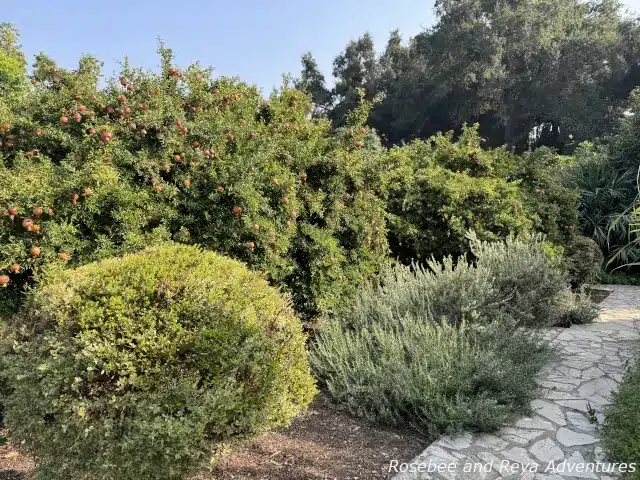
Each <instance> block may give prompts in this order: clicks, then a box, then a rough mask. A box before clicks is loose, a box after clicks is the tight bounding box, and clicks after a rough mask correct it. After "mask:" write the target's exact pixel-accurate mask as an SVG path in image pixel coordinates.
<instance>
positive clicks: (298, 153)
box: [0, 46, 388, 318]
mask: <svg viewBox="0 0 640 480" xmlns="http://www.w3.org/2000/svg"><path fill="white" fill-rule="evenodd" d="M160 54H161V60H162V69H161V72H160V73H159V74H156V73H152V72H143V71H140V70H136V69H133V68H131V67H130V66H129V65H128V64H126V63H125V65H124V67H123V71H122V73H121V76H120V79H119V80H118V79H110V80H109V81H108V82H107V86H106V87H104V88H100V87H99V70H100V64H99V63H98V62H97V61H96V60H94V59H92V58H90V57H84V58H82V59H81V60H80V64H79V67H78V69H77V70H74V71H67V70H64V69H62V68H59V67H57V66H56V65H55V64H54V63H53V61H52V60H50V59H49V58H47V57H45V56H44V55H39V56H38V57H37V58H36V61H35V64H34V68H33V71H32V75H31V80H32V83H33V84H32V85H30V88H28V89H26V88H25V92H24V94H23V95H21V96H20V99H21V100H20V102H18V103H17V104H15V105H14V104H12V107H11V109H10V112H9V113H10V116H7V117H6V118H2V119H1V122H0V125H1V126H2V128H0V142H2V149H0V210H1V212H0V245H2V246H1V247H0V273H1V274H6V275H9V277H10V284H9V287H8V288H7V289H3V291H2V293H0V297H1V298H0V303H1V302H4V303H3V308H2V310H3V311H6V310H8V309H9V307H14V306H15V304H19V296H20V293H21V291H22V289H23V287H24V286H25V285H27V284H30V283H32V282H33V281H34V280H37V279H38V278H39V277H38V275H39V271H40V270H41V269H42V268H43V267H44V266H46V265H49V264H51V263H56V262H58V263H60V262H68V264H69V265H70V266H78V265H82V264H85V263H87V262H91V261H95V260H100V259H103V258H108V257H110V256H113V255H118V254H121V253H126V252H132V251H136V250H139V249H140V248H143V247H145V246H147V245H149V244H152V243H155V242H158V241H164V240H166V239H167V238H173V239H174V240H176V241H179V242H185V243H198V244H200V245H203V246H204V247H206V248H210V249H215V250H217V251H220V252H222V253H225V254H227V255H230V256H232V257H234V258H236V259H240V260H242V261H243V262H245V263H246V264H248V265H249V266H250V267H251V268H252V269H255V270H258V271H262V272H266V273H267V274H268V276H269V278H270V279H271V280H272V281H273V282H274V283H277V284H278V285H280V286H282V287H283V288H284V289H286V290H287V291H289V292H290V293H291V294H292V298H293V301H294V304H295V307H296V309H297V310H298V311H299V312H300V313H302V314H304V315H305V317H307V318H308V317H312V316H313V315H315V314H317V313H318V312H319V311H329V310H332V309H334V308H336V307H337V306H339V304H340V303H342V302H345V300H346V299H347V298H348V297H349V294H350V292H352V291H353V289H354V287H355V286H356V285H357V284H358V283H359V282H361V281H362V280H364V279H366V278H369V277H370V276H373V275H375V274H376V272H377V271H378V270H379V268H380V267H381V266H382V264H383V263H384V262H385V260H386V255H387V251H388V246H387V242H386V226H385V211H384V204H383V203H382V201H381V200H380V199H377V198H376V197H375V195H374V194H373V191H372V190H371V189H370V188H368V187H367V185H366V183H365V181H364V178H363V175H362V172H363V170H364V165H365V164H366V163H367V162H369V159H370V157H371V156H372V155H375V152H374V150H372V147H375V146H376V145H377V146H379V140H377V137H375V135H372V134H371V132H370V131H369V130H368V129H366V128H364V127H362V125H361V122H362V120H363V118H366V113H365V114H364V117H363V115H352V116H350V121H351V122H352V123H353V125H352V126H351V132H348V131H347V130H346V129H345V130H344V131H341V132H338V133H335V134H334V133H332V132H331V130H330V126H329V123H328V121H326V120H322V119H311V118H309V116H308V114H309V112H310V111H311V108H312V106H311V103H310V101H309V99H308V98H307V97H306V96H305V95H304V94H302V93H301V92H299V91H296V90H294V89H292V88H289V87H288V86H287V85H286V84H285V85H284V86H283V87H282V89H280V90H279V91H276V92H274V93H273V94H272V95H271V97H270V98H269V99H265V98H263V97H262V96H261V94H260V92H259V90H258V89H257V88H255V87H251V86H248V85H247V84H245V83H242V82H240V81H238V80H232V79H228V78H224V77H221V78H213V77H212V76H211V72H210V70H208V69H203V68H201V67H200V66H198V65H192V66H190V67H188V68H187V69H185V70H178V69H177V67H176V66H175V65H174V63H173V58H172V55H171V51H170V50H168V49H165V48H164V47H162V46H161V47H160ZM25 80H26V78H25ZM24 83H25V84H27V83H28V82H26V81H25V82H24ZM372 137H373V138H375V141H373V140H372ZM376 142H377V143H376ZM13 209H15V212H16V213H15V215H14V214H12V213H11V212H13V211H14V210H13ZM40 209H42V210H40ZM25 222H26V223H25ZM34 247H35V248H38V249H39V251H40V253H39V255H37V256H36V255H33V254H32V253H31V250H32V248H34ZM60 254H62V255H61V256H62V258H63V260H60V259H59V255H60ZM66 259H68V260H66ZM13 265H16V267H15V268H16V272H14V271H13V270H12V266H13ZM16 298H17V301H16ZM4 307H6V308H4Z"/></svg>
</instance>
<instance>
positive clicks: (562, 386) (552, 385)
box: [538, 380, 580, 392]
mask: <svg viewBox="0 0 640 480" xmlns="http://www.w3.org/2000/svg"><path fill="white" fill-rule="evenodd" d="M579 384H580V383H578V385H579ZM538 385H540V386H541V387H545V388H548V389H549V390H555V391H558V390H559V391H561V392H573V391H574V390H575V389H576V387H575V385H571V384H570V383H560V382H555V381H550V380H538Z"/></svg>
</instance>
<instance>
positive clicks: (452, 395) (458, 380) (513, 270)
mask: <svg viewBox="0 0 640 480" xmlns="http://www.w3.org/2000/svg"><path fill="white" fill-rule="evenodd" d="M470 239H471V242H472V245H473V248H472V251H473V253H474V255H475V257H476V259H475V263H474V264H469V263H467V261H466V259H465V258H460V259H458V261H457V262H456V261H454V260H453V259H452V258H451V257H448V258H445V260H444V261H443V262H442V263H438V262H436V261H434V260H431V261H430V262H428V263H427V264H426V266H424V267H422V266H417V265H414V266H413V267H412V268H408V267H404V266H395V267H392V268H391V269H390V270H388V271H387V272H386V275H384V276H383V279H382V281H381V282H380V283H379V284H374V285H368V286H365V287H362V288H361V289H360V293H359V296H358V297H357V300H356V302H355V303H354V306H353V308H352V309H351V310H350V311H349V312H347V313H345V314H343V315H341V316H339V317H337V318H334V319H332V321H329V322H328V323H327V325H326V327H325V328H324V330H323V331H321V332H320V334H319V336H318V338H317V341H316V342H315V343H314V345H313V347H312V350H311V353H310V361H311V364H312V369H313V370H314V371H315V373H316V375H317V376H318V377H319V378H320V379H321V380H322V381H323V382H324V383H325V384H326V386H327V388H328V390H329V392H330V393H331V395H332V396H333V397H334V399H335V400H336V401H337V402H338V403H340V404H343V405H345V406H346V407H347V408H348V409H349V410H350V411H352V412H353V413H355V414H358V415H363V416H366V417H369V418H373V419H377V420H379V421H383V422H385V423H389V424H393V425H405V426H411V427H413V428H415V429H418V430H421V431H426V432H428V433H429V434H435V433H442V432H450V431H456V430H459V429H462V428H471V429H478V430H483V431H484V430H491V429H494V428H497V427H499V426H500V425H501V424H502V423H503V422H505V421H507V420H508V419H510V418H511V417H512V416H513V415H515V414H518V413H522V412H524V411H525V410H526V408H527V405H528V401H529V400H530V399H531V398H532V396H533V395H534V393H535V382H534V381H533V379H534V376H535V375H536V373H537V372H538V371H539V369H540V368H541V366H542V365H543V364H544V362H545V359H546V357H547V353H548V349H547V346H546V345H545V344H544V343H543V342H541V341H540V338H539V337H538V334H537V333H536V332H538V331H539V330H538V329H537V328H531V327H541V326H548V325H550V324H553V323H559V322H563V323H565V322H567V321H571V319H574V320H575V321H581V322H584V321H589V320H591V319H592V318H593V316H594V315H595V313H596V311H595V309H594V308H593V306H591V305H590V304H587V303H585V299H584V298H583V297H580V298H576V297H575V295H573V294H572V293H571V291H570V289H569V287H568V283H567V281H566V277H565V274H564V272H563V271H561V269H560V265H559V264H556V262H555V261H553V260H552V259H551V257H550V256H549V255H548V254H547V253H546V251H545V249H546V247H547V245H545V243H544V242H543V240H542V239H541V238H539V237H530V238H523V239H517V238H513V237H511V238H509V239H508V240H507V241H506V242H497V243H488V242H480V241H477V240H476V239H474V238H473V237H471V238H470ZM560 307H562V308H560Z"/></svg>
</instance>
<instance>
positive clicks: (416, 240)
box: [376, 126, 532, 263]
mask: <svg viewBox="0 0 640 480" xmlns="http://www.w3.org/2000/svg"><path fill="white" fill-rule="evenodd" d="M516 166H517V159H516V156H515V155H513V154H511V153H509V152H507V151H506V150H504V149H493V150H484V149H482V148H481V139H480V136H479V135H478V132H477V126H476V127H474V128H465V129H464V131H463V132H462V135H461V136H460V138H459V139H458V141H457V142H453V140H452V134H448V135H436V136H434V137H433V138H431V139H430V140H429V141H427V142H423V141H416V142H413V143H411V144H409V145H407V146H405V147H395V148H392V149H391V150H389V152H388V154H386V155H385V156H383V158H382V159H381V161H380V165H379V168H378V171H377V172H376V175H377V177H376V185H377V187H376V188H377V191H378V193H379V195H380V196H381V197H382V198H383V199H384V200H385V202H386V205H387V210H388V213H389V243H390V246H391V249H392V252H393V254H394V255H395V256H397V257H399V258H400V259H401V260H402V261H404V262H405V263H408V262H410V261H411V260H422V259H426V258H429V257H431V256H432V255H434V256H437V257H442V256H445V255H453V256H458V255H461V254H463V253H465V252H466V251H468V246H467V245H466V242H465V234H466V232H467V231H468V230H470V229H473V230H475V231H476V232H477V234H478V237H479V238H481V239H483V240H496V239H502V238H505V237H506V236H508V235H509V234H511V233H521V232H526V231H529V229H530V228H531V226H532V224H531V219H530V217H531V215H530V214H529V212H528V211H527V209H526V207H525V204H524V198H523V196H522V194H521V189H520V186H519V183H520V182H519V181H517V180H514V181H510V180H509V177H510V176H512V175H515V170H516Z"/></svg>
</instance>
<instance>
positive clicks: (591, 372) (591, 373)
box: [582, 367, 605, 380]
mask: <svg viewBox="0 0 640 480" xmlns="http://www.w3.org/2000/svg"><path fill="white" fill-rule="evenodd" d="M604 375H605V373H604V372H603V371H602V370H600V369H599V368H598V367H591V368H587V369H586V370H585V371H583V372H582V378H583V379H585V380H589V379H591V378H598V377H603V376H604Z"/></svg>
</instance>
